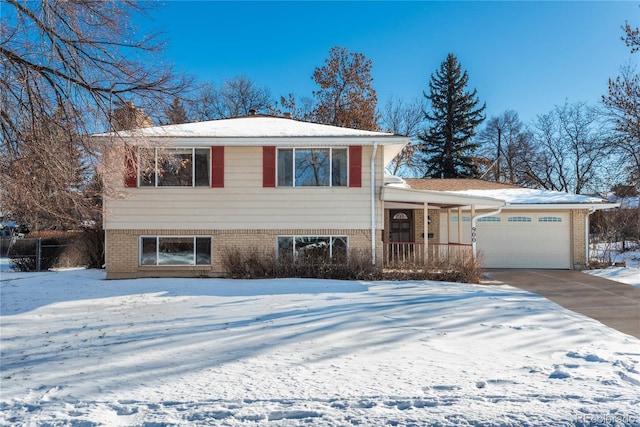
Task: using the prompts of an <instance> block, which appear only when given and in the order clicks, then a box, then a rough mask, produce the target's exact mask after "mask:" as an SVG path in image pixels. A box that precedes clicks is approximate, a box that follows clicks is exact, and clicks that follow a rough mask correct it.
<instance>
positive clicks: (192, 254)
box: [140, 236, 211, 266]
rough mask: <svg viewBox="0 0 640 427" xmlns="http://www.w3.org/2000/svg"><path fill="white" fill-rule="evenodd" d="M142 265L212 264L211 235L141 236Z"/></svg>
mask: <svg viewBox="0 0 640 427" xmlns="http://www.w3.org/2000/svg"><path fill="white" fill-rule="evenodd" d="M140 265H158V266H179V265H211V237H207V236H143V237H140Z"/></svg>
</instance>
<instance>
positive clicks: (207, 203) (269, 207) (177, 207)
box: [105, 146, 383, 230]
mask: <svg viewBox="0 0 640 427" xmlns="http://www.w3.org/2000/svg"><path fill="white" fill-rule="evenodd" d="M371 152H372V147H366V146H365V147H363V153H362V187H355V188H354V187H313V188H293V187H277V188H263V187H262V172H263V164H262V161H263V159H262V147H225V187H224V188H217V189H215V190H212V189H210V188H205V187H193V188H189V189H185V188H179V187H178V188H176V187H155V188H153V187H147V188H133V189H128V188H127V189H125V188H122V189H121V191H122V192H123V193H125V194H124V196H123V197H120V198H116V199H113V198H110V199H108V200H106V203H105V217H106V220H105V228H106V229H143V230H144V229H154V230H157V229H160V230H164V229H166V230H171V229H176V228H179V229H186V230H189V229H191V230H202V229H216V230H233V229H285V228H286V229H369V228H370V227H371V204H370V203H371V196H370V181H369V177H370V166H369V165H370V162H369V159H370V156H371ZM382 154H383V150H378V155H377V157H376V169H377V174H376V176H377V178H376V179H377V182H376V185H375V188H376V194H375V197H374V200H375V203H376V219H377V224H376V226H377V228H378V229H381V228H382V220H383V210H382V202H381V201H380V194H379V191H380V187H381V186H382V176H383V169H382V167H383V165H382Z"/></svg>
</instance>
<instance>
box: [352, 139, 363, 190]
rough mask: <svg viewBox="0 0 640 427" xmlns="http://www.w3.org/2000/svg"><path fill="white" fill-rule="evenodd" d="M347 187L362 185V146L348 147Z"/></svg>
mask: <svg viewBox="0 0 640 427" xmlns="http://www.w3.org/2000/svg"><path fill="white" fill-rule="evenodd" d="M349 187H362V146H360V145H352V146H350V147H349Z"/></svg>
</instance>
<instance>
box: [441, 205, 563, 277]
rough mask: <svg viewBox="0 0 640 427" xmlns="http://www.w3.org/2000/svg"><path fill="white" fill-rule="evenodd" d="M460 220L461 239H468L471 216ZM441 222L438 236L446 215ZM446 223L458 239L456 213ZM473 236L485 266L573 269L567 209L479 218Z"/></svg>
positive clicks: (515, 212)
mask: <svg viewBox="0 0 640 427" xmlns="http://www.w3.org/2000/svg"><path fill="white" fill-rule="evenodd" d="M462 220H463V223H466V224H464V226H463V239H462V241H463V242H470V241H471V238H470V232H471V231H470V230H471V227H470V224H469V223H470V221H471V217H470V216H469V215H463V217H462ZM440 224H441V230H440V235H441V236H442V235H446V233H447V230H446V228H445V227H446V214H442V219H441V221H440ZM449 226H450V228H451V229H452V230H454V231H453V232H452V233H451V234H452V237H453V238H454V239H457V216H450V224H449ZM476 239H477V249H478V252H479V253H480V254H482V257H483V261H484V265H485V266H486V267H487V268H551V269H570V268H572V260H571V215H570V213H569V212H544V213H540V212H527V211H525V212H523V211H512V212H503V213H501V214H499V215H494V216H488V217H484V218H479V219H478V220H477V223H476Z"/></svg>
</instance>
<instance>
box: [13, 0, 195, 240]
mask: <svg viewBox="0 0 640 427" xmlns="http://www.w3.org/2000/svg"><path fill="white" fill-rule="evenodd" d="M147 10H148V5H147V3H140V2H135V1H126V0H124V1H100V2H96V1H89V0H76V1H53V0H42V1H38V2H27V1H19V0H6V1H4V2H3V4H2V14H3V17H2V21H1V23H0V58H1V59H2V61H1V64H2V65H1V68H0V73H1V75H2V78H1V79H0V102H1V108H0V131H1V134H0V135H1V140H0V144H1V145H0V155H1V158H0V168H1V172H2V177H3V180H2V184H0V185H1V187H0V202H1V205H2V211H3V214H5V215H7V214H10V215H12V216H13V217H14V218H15V219H17V220H19V221H21V222H26V223H28V224H29V225H31V226H36V227H41V228H44V227H52V226H58V227H76V226H78V224H79V223H81V222H83V221H85V222H86V221H93V222H94V223H96V224H98V225H99V221H100V218H101V207H100V206H99V204H97V203H96V199H95V198H94V197H92V196H91V195H88V194H86V192H85V191H84V190H85V189H86V188H89V187H90V185H89V184H90V183H91V182H92V181H94V180H95V179H94V175H95V174H96V173H105V169H104V167H105V165H104V164H102V166H103V169H102V170H100V169H98V166H99V165H100V164H101V162H99V160H100V159H103V158H106V157H108V156H103V154H104V153H103V152H102V151H101V147H98V146H96V145H95V144H94V143H93V140H92V139H91V138H88V137H87V135H89V134H90V133H92V132H96V131H97V130H102V129H104V127H105V126H107V124H108V120H109V117H110V112H111V109H112V106H114V105H117V104H121V103H122V102H125V101H131V100H133V101H135V102H136V103H140V104H145V103H147V104H148V105H153V106H154V107H155V108H159V111H162V105H163V104H162V102H163V100H165V99H168V98H167V97H169V96H170V97H173V96H175V95H177V94H178V93H179V92H180V91H181V90H182V89H183V87H184V85H185V82H184V81H179V80H177V79H176V78H175V76H174V74H173V73H172V71H171V69H169V68H164V67H161V66H158V64H159V63H160V61H155V60H153V59H154V58H155V55H156V54H157V53H159V49H160V46H161V41H160V40H157V39H156V38H155V37H153V36H143V37H140V36H139V35H138V33H137V31H136V26H135V25H134V21H135V19H136V18H137V17H140V16H141V14H144V13H146V12H147ZM149 64H153V65H149ZM102 148H104V147H102ZM114 158H115V157H114ZM119 159H120V160H119V163H118V164H117V166H118V167H121V166H122V157H119ZM93 187H95V186H93ZM45 218H48V219H47V220H46V221H45V220H44V219H45Z"/></svg>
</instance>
